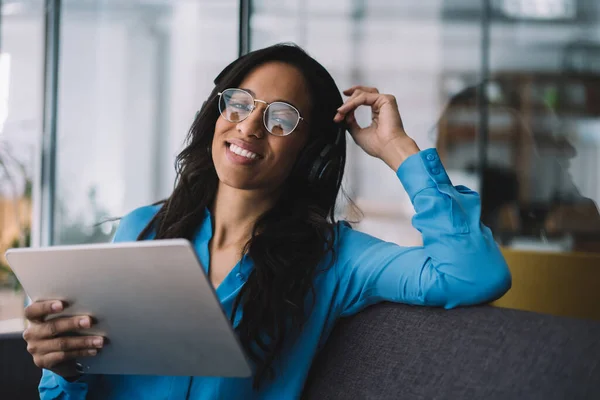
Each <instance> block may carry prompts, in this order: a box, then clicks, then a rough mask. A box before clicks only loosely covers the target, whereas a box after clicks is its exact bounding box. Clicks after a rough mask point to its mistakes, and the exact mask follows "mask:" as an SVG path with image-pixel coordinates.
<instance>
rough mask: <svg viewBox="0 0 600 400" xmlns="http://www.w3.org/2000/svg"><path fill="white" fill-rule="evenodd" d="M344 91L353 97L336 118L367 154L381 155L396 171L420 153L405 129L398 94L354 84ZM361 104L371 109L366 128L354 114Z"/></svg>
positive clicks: (342, 107)
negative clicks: (369, 123)
mask: <svg viewBox="0 0 600 400" xmlns="http://www.w3.org/2000/svg"><path fill="white" fill-rule="evenodd" d="M344 94H345V95H346V96H350V98H349V99H348V100H346V102H345V103H344V104H343V105H342V106H341V107H340V108H338V110H337V114H336V115H335V117H334V121H335V122H342V121H345V122H346V124H347V125H348V129H349V131H350V134H351V135H352V138H353V139H354V141H355V142H356V144H357V145H359V146H360V147H361V148H362V149H363V150H364V151H365V152H366V153H367V154H369V155H371V156H373V157H377V158H380V159H381V160H383V161H384V162H385V163H386V164H387V165H388V166H389V167H390V168H392V169H393V170H394V171H395V170H397V169H398V167H399V166H400V164H402V162H403V161H404V160H405V159H406V158H408V157H409V156H411V155H412V154H415V153H418V152H419V147H418V146H417V144H416V143H415V141H414V140H412V139H411V138H410V137H409V136H408V135H407V134H406V132H405V131H404V127H403V125H402V118H401V117H400V112H399V111H398V105H397V103H396V98H395V97H394V96H392V95H389V94H381V93H379V91H378V90H377V89H376V88H372V87H365V86H353V87H351V88H350V89H347V90H345V91H344ZM360 106H368V107H370V108H371V121H372V122H371V125H369V126H367V127H364V128H362V127H360V126H359V125H358V123H357V122H356V118H355V116H354V111H355V110H356V109H357V108H358V107H360Z"/></svg>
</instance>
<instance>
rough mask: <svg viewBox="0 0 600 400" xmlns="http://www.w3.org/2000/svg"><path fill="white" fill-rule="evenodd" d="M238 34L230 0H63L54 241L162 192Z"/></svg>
mask: <svg viewBox="0 0 600 400" xmlns="http://www.w3.org/2000/svg"><path fill="white" fill-rule="evenodd" d="M237 37H238V2H237V1H235V0H227V1H223V0H219V1H216V0H215V1H206V0H197V1H195V0H180V1H154V0H129V1H118V2H116V1H110V0H102V1H101V0H98V1H84V2H82V1H81V0H65V1H63V5H62V13H61V32H60V63H59V86H58V116H57V121H58V123H57V129H58V132H57V136H58V138H57V161H56V163H57V178H56V179H57V183H56V199H55V200H56V204H55V224H54V244H67V243H69V244H71V243H84V242H102V241H107V240H109V239H110V238H111V236H112V234H113V231H114V229H115V225H116V223H115V224H114V225H111V224H110V223H105V224H101V225H99V226H98V225H97V223H98V222H101V221H102V220H104V219H106V218H110V217H119V216H122V215H124V214H125V213H127V212H129V211H131V210H132V209H134V208H136V207H139V206H142V205H147V204H150V203H153V202H155V201H158V200H160V199H162V198H164V197H166V196H167V195H168V194H169V193H170V190H171V188H172V185H173V179H174V171H175V170H174V159H175V155H176V154H177V153H178V152H179V150H180V148H181V146H182V144H183V140H184V138H185V135H186V133H187V131H188V129H189V127H190V125H191V123H192V121H193V118H194V116H195V113H196V111H197V110H198V109H199V108H200V106H201V105H202V102H203V101H204V100H205V98H206V97H207V96H208V94H209V93H210V91H211V90H212V79H213V78H214V77H215V76H216V75H217V73H218V72H219V71H220V70H221V69H222V68H223V67H224V66H225V65H226V63H228V62H230V61H231V60H233V59H234V58H235V57H236V56H237V52H238V49H237V44H238V41H237Z"/></svg>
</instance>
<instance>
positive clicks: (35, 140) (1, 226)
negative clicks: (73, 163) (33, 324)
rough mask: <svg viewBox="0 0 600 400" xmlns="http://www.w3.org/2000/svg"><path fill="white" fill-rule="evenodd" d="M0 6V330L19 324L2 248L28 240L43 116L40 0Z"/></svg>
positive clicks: (17, 300) (20, 299) (15, 287)
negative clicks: (33, 183)
mask: <svg viewBox="0 0 600 400" xmlns="http://www.w3.org/2000/svg"><path fill="white" fill-rule="evenodd" d="M3 3H4V4H3V5H2V7H1V8H0V332H2V331H4V330H6V329H11V328H12V327H15V326H17V327H18V326H20V324H22V323H21V321H20V320H19V319H18V317H20V315H21V313H22V309H23V303H24V294H23V292H22V291H20V290H19V284H18V282H17V280H16V279H15V277H14V275H13V274H12V272H11V271H10V269H9V268H8V266H7V264H6V260H5V258H4V252H5V251H6V249H7V248H9V247H24V246H28V245H29V242H30V237H31V235H30V231H31V222H32V181H33V179H34V175H35V173H34V172H35V169H36V168H35V166H36V160H37V158H38V157H37V154H38V153H39V145H38V144H39V140H40V138H41V132H42V122H43V121H42V116H43V77H44V75H43V72H44V70H43V65H44V24H43V15H44V2H43V1H42V0H31V1H27V2H14V1H12V2H6V1H4V2H3Z"/></svg>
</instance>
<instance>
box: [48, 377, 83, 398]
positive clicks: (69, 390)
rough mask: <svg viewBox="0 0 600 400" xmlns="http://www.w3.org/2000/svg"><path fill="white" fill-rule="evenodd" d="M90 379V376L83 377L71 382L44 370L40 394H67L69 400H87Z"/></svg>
mask: <svg viewBox="0 0 600 400" xmlns="http://www.w3.org/2000/svg"><path fill="white" fill-rule="evenodd" d="M88 379H89V376H88V375H83V376H81V377H80V378H79V379H78V380H76V381H74V382H69V381H67V380H66V379H65V378H63V377H62V376H60V375H58V374H55V373H53V372H50V371H48V370H43V374H42V379H41V382H40V392H41V393H43V392H50V393H54V394H59V393H65V394H68V395H69V396H70V397H69V398H74V399H79V398H81V399H85V397H86V395H87V391H88V384H87V380H88ZM57 398H58V397H57Z"/></svg>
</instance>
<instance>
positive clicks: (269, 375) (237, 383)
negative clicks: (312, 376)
mask: <svg viewBox="0 0 600 400" xmlns="http://www.w3.org/2000/svg"><path fill="white" fill-rule="evenodd" d="M215 82H216V87H215V89H214V90H213V92H212V93H211V95H210V97H209V98H208V100H207V102H206V103H205V105H204V106H203V108H202V110H201V111H200V113H199V114H198V115H197V117H196V119H195V121H194V123H193V125H192V127H191V130H190V133H189V137H188V144H187V147H186V148H185V150H183V152H182V153H181V154H180V155H179V156H178V180H177V185H176V187H175V189H174V191H173V193H172V194H171V196H170V197H169V198H168V199H167V200H166V201H164V202H161V203H159V204H157V205H154V206H148V207H143V208H140V209H137V210H135V211H133V212H132V213H130V214H129V215H127V216H126V217H125V218H124V219H123V220H122V221H121V224H120V226H119V229H118V232H117V234H116V237H115V240H116V241H133V240H143V239H152V238H175V237H181V238H187V239H189V240H190V241H191V242H192V243H193V244H194V246H195V249H196V251H197V253H198V256H199V258H200V261H201V262H202V264H203V265H204V266H205V267H206V268H207V273H208V276H209V278H210V280H211V282H212V283H213V285H214V286H215V288H216V293H217V295H218V297H219V299H220V301H221V303H222V305H223V308H224V310H225V311H226V312H227V313H228V315H230V317H231V320H232V323H233V326H234V327H235V329H236V331H237V333H238V335H239V337H240V340H241V342H242V344H243V346H244V348H245V350H246V351H247V353H248V355H249V357H250V358H251V360H252V362H253V366H254V370H255V373H254V377H253V378H252V379H230V378H229V379H228V378H215V377H212V378H207V377H157V376H79V375H78V374H77V372H76V370H75V364H74V361H73V358H74V357H80V356H94V355H96V354H97V349H101V348H102V346H103V339H102V338H93V337H79V338H73V337H64V336H62V335H63V334H64V333H67V332H71V331H77V330H81V329H85V328H87V327H89V326H90V324H91V321H90V320H89V318H88V317H86V316H83V317H75V318H66V319H62V320H56V321H53V322H44V318H45V317H46V316H47V315H48V314H51V313H55V312H58V311H60V310H62V309H63V307H64V304H62V303H60V302H40V303H34V304H32V305H30V306H29V307H28V308H27V310H26V315H27V317H28V319H29V320H30V322H31V325H30V327H29V328H28V329H27V331H26V332H25V333H24V337H25V339H26V340H27V342H28V345H29V351H30V352H31V354H32V355H33V357H34V360H35V362H36V364H37V365H38V366H39V367H41V368H44V374H43V377H42V381H41V383H40V393H41V397H42V398H44V399H54V398H69V399H83V398H85V396H86V394H87V395H88V396H89V398H101V399H109V398H110V399H113V398H118V399H133V398H188V399H237V398H243V399H249V398H261V399H263V398H268V399H284V398H285V399H288V398H295V397H298V396H299V395H300V393H301V391H302V387H303V384H304V381H305V378H306V376H307V374H308V371H309V368H310V365H311V361H312V359H313V357H314V355H315V354H316V352H317V351H318V349H319V348H320V346H322V345H323V344H324V342H325V340H326V339H327V336H328V334H329V332H330V331H331V329H332V328H333V325H334V323H335V321H336V320H337V319H338V318H339V317H343V316H347V315H351V314H354V313H356V312H358V311H360V310H361V309H363V308H364V307H366V306H368V305H370V304H373V303H375V302H378V301H382V300H388V301H395V302H402V303H408V304H415V305H429V306H442V307H446V308H452V307H456V306H460V305H471V304H477V303H482V302H486V301H489V300H492V299H495V298H497V297H499V296H501V295H502V294H503V293H504V292H505V291H506V290H507V289H508V288H509V286H510V274H509V272H508V269H507V267H506V264H505V262H504V259H503V257H502V255H501V253H500V252H499V250H498V247H497V246H496V244H495V243H494V241H493V239H492V236H491V234H490V231H489V229H487V228H486V227H485V226H483V225H482V224H481V223H480V221H479V210H480V203H479V197H478V196H477V194H476V193H474V192H472V191H470V190H469V189H467V188H465V187H454V186H452V185H451V183H450V181H449V179H448V177H447V175H446V173H445V171H444V169H443V167H442V165H441V163H440V161H439V157H438V156H437V153H436V151H435V150H433V149H429V150H425V151H420V150H419V148H418V147H417V145H416V144H415V142H414V141H413V140H412V139H411V138H410V137H409V136H407V134H406V133H405V132H404V129H403V127H402V121H401V118H400V114H399V113H398V108H397V105H396V102H395V99H394V98H393V97H392V96H390V95H385V94H380V93H379V92H378V91H377V89H374V88H366V87H360V86H357V87H353V88H351V89H348V90H346V91H345V92H344V94H346V95H347V96H349V98H348V100H346V102H345V103H342V98H341V96H340V94H339V91H338V89H337V87H336V85H335V82H334V81H333V79H332V78H331V76H330V75H329V73H328V72H327V71H326V70H325V69H324V68H323V67H322V66H321V65H320V64H319V63H317V62H316V61H315V60H314V59H312V58H311V57H309V56H308V55H307V54H306V53H304V52H303V51H302V50H301V49H299V48H297V47H295V46H288V45H278V46H273V47H269V48H266V49H262V50H258V51H255V52H252V53H250V54H248V55H246V56H244V57H242V58H240V59H238V60H236V61H234V62H233V63H232V64H231V65H229V66H228V67H227V68H226V69H225V70H224V71H223V72H222V73H221V74H220V75H219V76H218V77H217V79H216V81H215ZM359 106H368V107H370V108H371V110H372V113H373V114H372V115H373V121H372V123H371V125H370V126H368V127H365V128H361V127H360V126H359V125H358V124H357V122H356V120H355V118H354V111H355V110H356V108H357V107H359ZM342 124H345V125H346V126H348V128H349V131H350V133H351V135H352V137H353V139H354V140H355V142H356V143H357V144H358V145H359V146H360V147H361V148H362V149H363V150H364V151H366V152H367V153H368V154H370V155H371V156H373V157H378V158H380V159H381V160H382V161H384V162H385V163H386V164H387V165H388V166H389V167H390V168H391V169H392V170H393V171H395V172H396V173H397V175H398V177H399V178H400V180H401V182H402V183H403V184H404V187H405V189H406V190H407V192H408V193H409V195H410V197H411V199H412V201H413V203H414V206H415V209H416V211H417V214H416V216H415V218H414V220H413V221H414V222H413V223H414V226H415V227H416V228H417V229H419V230H420V231H421V232H422V234H423V240H424V246H422V247H414V248H406V247H400V246H397V245H395V244H392V243H384V242H382V241H381V240H378V239H376V238H374V237H371V236H368V235H366V234H363V233H359V232H356V231H354V230H352V228H350V227H349V226H348V225H347V224H345V223H336V222H335V221H334V211H335V202H336V198H337V196H338V192H339V189H340V184H341V182H342V175H343V169H344V163H345V136H344V130H341V129H340V126H342ZM95 340H96V342H95ZM107 345H110V344H107Z"/></svg>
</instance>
